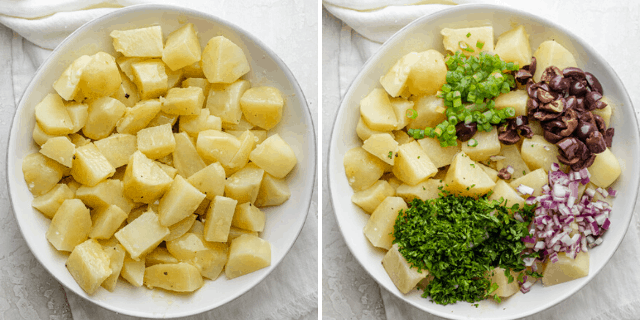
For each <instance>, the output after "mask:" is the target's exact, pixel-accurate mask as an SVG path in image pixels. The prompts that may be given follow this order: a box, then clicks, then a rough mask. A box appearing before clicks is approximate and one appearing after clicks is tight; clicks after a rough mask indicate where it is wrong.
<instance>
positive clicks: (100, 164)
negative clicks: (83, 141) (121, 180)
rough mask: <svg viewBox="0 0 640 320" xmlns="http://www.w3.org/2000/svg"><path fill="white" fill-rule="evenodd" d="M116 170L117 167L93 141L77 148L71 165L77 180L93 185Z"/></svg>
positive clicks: (72, 172) (74, 177)
mask: <svg viewBox="0 0 640 320" xmlns="http://www.w3.org/2000/svg"><path fill="white" fill-rule="evenodd" d="M115 172H116V169H115V168H114V167H113V166H112V165H111V163H109V160H107V158H105V156H104V155H103V154H102V152H100V150H98V148H97V147H96V146H95V145H94V144H93V143H89V144H87V145H84V146H82V147H78V148H76V155H75V159H73V164H72V167H71V175H72V176H73V179H75V180H76V181H78V182H80V183H81V184H83V185H86V186H89V187H93V186H95V185H97V184H98V183H100V181H103V180H104V179H106V178H108V177H111V176H112V175H113V174H114V173H115Z"/></svg>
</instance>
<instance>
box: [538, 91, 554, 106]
mask: <svg viewBox="0 0 640 320" xmlns="http://www.w3.org/2000/svg"><path fill="white" fill-rule="evenodd" d="M537 91H538V92H537V93H536V97H538V100H540V102H541V103H543V104H545V103H549V102H551V101H553V100H555V97H554V96H553V95H552V94H551V93H550V92H549V91H545V90H543V89H542V88H538V90H537Z"/></svg>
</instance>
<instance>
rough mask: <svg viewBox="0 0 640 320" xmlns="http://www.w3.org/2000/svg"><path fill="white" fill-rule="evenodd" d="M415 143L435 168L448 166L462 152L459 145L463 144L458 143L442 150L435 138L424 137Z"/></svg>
mask: <svg viewBox="0 0 640 320" xmlns="http://www.w3.org/2000/svg"><path fill="white" fill-rule="evenodd" d="M417 141H418V143H419V144H420V146H421V147H422V150H424V153H426V154H427V156H429V160H431V162H433V165H434V166H436V168H442V167H444V166H448V165H450V164H451V161H452V160H453V157H454V156H455V155H456V154H457V153H458V152H460V150H462V147H461V145H462V144H464V142H458V145H457V146H448V147H444V148H443V147H442V146H441V145H440V141H438V139H437V138H428V137H425V138H424V139H420V140H417Z"/></svg>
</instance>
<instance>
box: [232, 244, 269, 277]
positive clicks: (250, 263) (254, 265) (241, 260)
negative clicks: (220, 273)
mask: <svg viewBox="0 0 640 320" xmlns="http://www.w3.org/2000/svg"><path fill="white" fill-rule="evenodd" d="M270 265H271V244H270V243H269V242H267V241H266V240H263V239H260V238H258V237H256V236H252V235H248V234H246V235H241V236H239V237H238V238H236V239H233V241H231V246H230V248H229V260H228V261H227V265H226V267H225V274H226V276H227V278H228V279H233V278H236V277H239V276H242V275H245V274H248V273H251V272H254V271H257V270H260V269H262V268H266V267H268V266H270Z"/></svg>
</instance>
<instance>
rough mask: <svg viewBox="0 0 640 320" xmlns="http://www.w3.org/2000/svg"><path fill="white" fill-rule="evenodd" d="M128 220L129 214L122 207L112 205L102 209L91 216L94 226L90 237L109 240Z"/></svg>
mask: <svg viewBox="0 0 640 320" xmlns="http://www.w3.org/2000/svg"><path fill="white" fill-rule="evenodd" d="M125 220H127V213H126V212H124V211H122V209H120V207H118V206H115V205H110V206H107V207H100V208H98V209H96V210H95V211H94V212H93V215H92V216H91V221H92V226H91V232H90V233H89V237H90V238H92V239H109V238H111V237H112V236H113V234H114V233H116V231H117V230H118V228H119V227H120V226H121V225H122V223H123V222H124V221H125Z"/></svg>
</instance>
